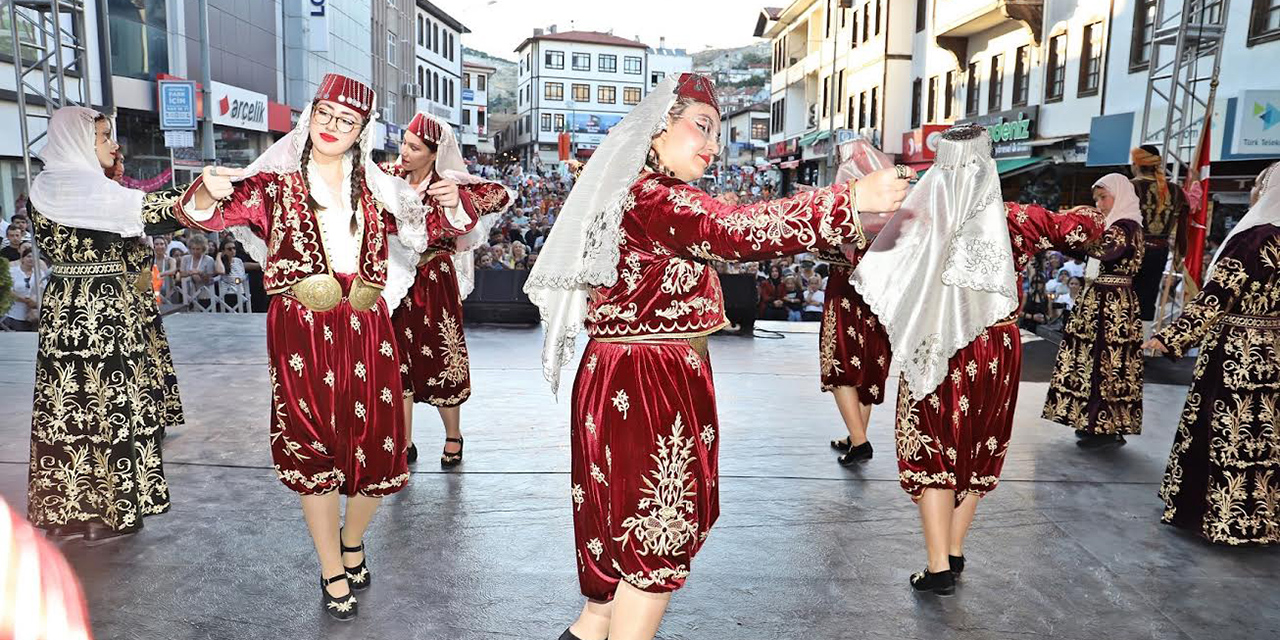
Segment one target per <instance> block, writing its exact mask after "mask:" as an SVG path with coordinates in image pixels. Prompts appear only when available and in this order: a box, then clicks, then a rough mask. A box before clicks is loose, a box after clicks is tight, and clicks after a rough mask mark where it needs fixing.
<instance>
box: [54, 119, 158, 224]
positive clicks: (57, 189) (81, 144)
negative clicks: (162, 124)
mask: <svg viewBox="0 0 1280 640" xmlns="http://www.w3.org/2000/svg"><path fill="white" fill-rule="evenodd" d="M100 117H102V114H100V113H98V112H97V111H94V110H93V109H87V108H85V107H63V108H61V109H58V110H57V111H55V112H53V117H52V118H50V119H49V129H48V133H47V137H48V139H49V141H48V142H46V143H45V145H44V147H43V148H41V149H40V153H39V155H40V160H41V161H43V162H44V168H43V169H42V170H41V171H40V175H38V176H36V179H35V180H34V181H33V182H32V184H31V202H32V203H33V204H34V205H35V208H36V210H37V211H39V212H40V214H41V215H43V216H44V217H46V218H48V219H49V220H52V221H53V222H56V223H58V224H63V225H67V226H69V227H77V228H81V229H92V230H94V231H107V232H110V233H117V234H120V235H122V236H124V237H126V238H136V237H138V236H141V235H142V227H143V225H142V197H143V195H145V194H143V192H142V191H139V190H137V189H129V188H126V187H123V186H121V185H120V184H118V183H117V182H116V181H114V180H112V179H110V178H108V177H107V176H106V174H104V173H103V172H102V165H101V164H100V163H99V162H98V154H97V152H96V151H95V148H96V147H95V142H96V139H97V135H98V134H97V130H96V129H95V125H94V123H95V121H96V120H97V119H98V118H100ZM113 129H114V127H113Z"/></svg>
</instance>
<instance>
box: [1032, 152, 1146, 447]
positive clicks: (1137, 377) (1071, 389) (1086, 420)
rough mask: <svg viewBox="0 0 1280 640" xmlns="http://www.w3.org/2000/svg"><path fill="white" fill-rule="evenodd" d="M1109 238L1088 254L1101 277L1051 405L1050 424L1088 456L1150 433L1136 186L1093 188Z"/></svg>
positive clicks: (1080, 306)
mask: <svg viewBox="0 0 1280 640" xmlns="http://www.w3.org/2000/svg"><path fill="white" fill-rule="evenodd" d="M1093 199H1094V201H1095V202H1097V203H1098V209H1100V210H1101V211H1102V212H1103V213H1104V214H1106V216H1107V230H1106V232H1105V233H1103V235H1102V238H1101V239H1100V241H1099V242H1098V243H1097V244H1094V245H1091V246H1089V247H1087V248H1086V249H1085V252H1086V253H1088V254H1089V255H1090V256H1093V257H1094V258H1097V259H1098V260H1099V261H1100V262H1101V263H1102V264H1101V271H1100V272H1099V275H1098V277H1097V278H1095V279H1094V281H1093V282H1092V283H1091V284H1090V285H1089V286H1088V287H1087V288H1086V289H1085V290H1084V293H1083V294H1081V295H1080V298H1079V299H1078V300H1076V301H1075V307H1074V309H1073V310H1072V312H1071V321H1070V322H1068V323H1067V326H1066V328H1065V329H1064V330H1063V332H1062V333H1063V335H1062V345H1061V346H1060V347H1059V348H1058V360H1057V363H1056V364H1055V365H1054V368H1053V379H1052V380H1050V382H1049V394H1048V395H1047V396H1046V397H1045V401H1044V412H1043V414H1042V415H1041V417H1043V418H1044V419H1046V420H1052V421H1054V422H1057V423H1060V424H1065V425H1067V426H1069V427H1072V428H1074V429H1075V430H1076V435H1077V436H1078V437H1079V438H1080V440H1079V441H1077V442H1076V444H1077V445H1079V446H1080V447H1082V448H1085V449H1099V448H1107V447H1118V446H1121V445H1123V444H1124V443H1125V440H1124V436H1125V435H1126V434H1136V433H1141V432H1142V369H1143V366H1142V365H1143V360H1142V323H1141V321H1139V319H1138V313H1139V306H1138V296H1137V293H1135V292H1134V289H1133V277H1134V275H1135V274H1137V273H1138V268H1139V267H1140V266H1142V253H1143V250H1144V246H1143V242H1142V213H1141V212H1140V211H1139V209H1138V196H1137V195H1136V194H1135V193H1134V191H1133V184H1131V183H1130V182H1129V179H1128V178H1125V177H1124V176H1122V175H1120V174H1118V173H1109V174H1107V175H1105V176H1102V178H1101V179H1099V180H1098V181H1097V182H1096V183H1094V185H1093Z"/></svg>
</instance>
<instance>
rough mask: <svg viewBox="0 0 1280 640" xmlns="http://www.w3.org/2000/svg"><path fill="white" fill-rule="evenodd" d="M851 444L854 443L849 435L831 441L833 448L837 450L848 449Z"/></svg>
mask: <svg viewBox="0 0 1280 640" xmlns="http://www.w3.org/2000/svg"><path fill="white" fill-rule="evenodd" d="M851 446H853V445H852V444H851V443H850V440H849V436H845V437H843V438H841V439H839V440H832V441H831V448H832V449H835V450H836V451H848V450H849V447H851Z"/></svg>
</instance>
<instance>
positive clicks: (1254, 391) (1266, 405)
mask: <svg viewBox="0 0 1280 640" xmlns="http://www.w3.org/2000/svg"><path fill="white" fill-rule="evenodd" d="M1210 274H1211V275H1210V278H1209V282H1208V284H1206V285H1205V287H1204V289H1202V290H1201V291H1200V293H1199V294H1197V295H1196V297H1195V299H1193V300H1192V301H1191V302H1190V303H1189V304H1188V305H1187V308H1186V310H1185V311H1184V312H1183V313H1182V316H1181V317H1180V318H1178V320H1177V322H1174V323H1173V324H1171V325H1169V326H1168V327H1165V328H1164V329H1162V330H1161V331H1160V332H1159V333H1157V334H1156V336H1155V337H1154V338H1152V339H1151V340H1150V341H1148V343H1147V344H1146V345H1144V346H1145V347H1146V348H1149V349H1155V350H1156V351H1158V352H1161V353H1167V354H1168V355H1169V356H1170V357H1173V358H1177V357H1180V356H1182V355H1183V354H1184V353H1186V352H1187V349H1189V348H1190V347H1192V346H1199V347H1200V357H1199V358H1197V359H1196V368H1195V380H1193V381H1192V383H1191V390H1190V392H1189V393H1188V394H1187V403H1186V406H1184V407H1183V409H1182V420H1181V422H1179V424H1178V430H1177V432H1176V434H1175V436H1174V441H1173V451H1172V452H1170V454H1169V466H1168V468H1167V469H1166V470H1165V473H1164V482H1163V483H1161V486H1160V497H1161V498H1162V499H1163V500H1164V505H1165V509H1164V516H1163V518H1162V519H1163V521H1164V522H1166V523H1168V524H1172V525H1174V526H1177V527H1182V528H1184V529H1188V530H1190V531H1193V532H1195V533H1198V534H1200V535H1201V536H1204V537H1205V538H1206V539H1207V540H1209V541H1210V542H1215V543H1219V544H1230V545H1240V544H1275V543H1277V542H1280V509H1277V508H1276V503H1277V496H1280V480H1278V479H1277V478H1276V469H1280V440H1278V439H1280V436H1278V435H1277V433H1276V426H1275V425H1276V420H1277V414H1276V407H1277V405H1280V297H1277V294H1276V292H1277V291H1280V168H1277V165H1276V164H1272V165H1271V166H1269V167H1267V168H1266V169H1265V170H1264V171H1263V172H1262V174H1261V175H1259V176H1258V181H1257V184H1256V185H1255V186H1254V188H1253V198H1252V207H1251V208H1250V209H1249V213H1248V214H1246V215H1245V217H1244V218H1243V219H1241V220H1240V222H1238V223H1236V226H1235V228H1234V229H1232V230H1231V234H1230V235H1228V236H1227V239H1226V241H1225V242H1223V243H1222V246H1221V247H1220V248H1219V249H1218V255H1217V256H1215V257H1214V261H1213V267H1212V269H1211V271H1210Z"/></svg>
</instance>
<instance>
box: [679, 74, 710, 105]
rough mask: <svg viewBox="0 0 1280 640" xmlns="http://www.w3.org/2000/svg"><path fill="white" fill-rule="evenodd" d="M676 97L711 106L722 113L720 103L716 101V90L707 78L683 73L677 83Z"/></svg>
mask: <svg viewBox="0 0 1280 640" xmlns="http://www.w3.org/2000/svg"><path fill="white" fill-rule="evenodd" d="M676 95H677V96H679V97H681V98H689V99H691V100H696V101H698V102H701V103H703V104H706V105H709V106H710V107H712V108H713V109H715V110H716V113H720V101H719V100H716V88H715V85H713V84H711V80H710V79H708V78H707V77H706V76H702V75H698V74H696V73H682V74H680V80H679V81H678V82H677V83H676Z"/></svg>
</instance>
